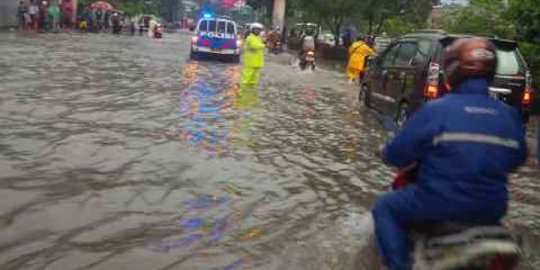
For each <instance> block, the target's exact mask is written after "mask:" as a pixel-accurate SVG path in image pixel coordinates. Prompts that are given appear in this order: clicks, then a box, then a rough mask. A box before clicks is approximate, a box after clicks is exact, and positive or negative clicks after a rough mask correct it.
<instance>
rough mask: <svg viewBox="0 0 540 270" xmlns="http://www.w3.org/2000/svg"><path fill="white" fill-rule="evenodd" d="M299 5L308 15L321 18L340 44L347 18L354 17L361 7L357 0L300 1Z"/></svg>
mask: <svg viewBox="0 0 540 270" xmlns="http://www.w3.org/2000/svg"><path fill="white" fill-rule="evenodd" d="M298 3H299V4H300V6H301V7H302V9H303V10H305V11H306V12H308V13H311V15H315V17H319V18H320V19H321V21H322V22H323V23H325V24H326V26H327V27H328V28H329V29H330V30H331V31H332V33H333V34H334V36H335V37H336V45H338V44H339V34H340V31H341V27H342V25H343V22H344V20H345V18H347V17H349V16H351V15H353V14H354V13H355V12H356V11H357V10H358V7H359V4H358V2H357V1H355V0H332V1H329V0H298Z"/></svg>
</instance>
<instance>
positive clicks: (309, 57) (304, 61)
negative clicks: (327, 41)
mask: <svg viewBox="0 0 540 270" xmlns="http://www.w3.org/2000/svg"><path fill="white" fill-rule="evenodd" d="M299 65H300V69H301V70H306V69H307V68H311V70H315V51H314V50H307V51H305V52H304V53H303V54H302V56H301V57H300V63H299Z"/></svg>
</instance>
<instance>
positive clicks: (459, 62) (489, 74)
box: [444, 37, 497, 87]
mask: <svg viewBox="0 0 540 270" xmlns="http://www.w3.org/2000/svg"><path fill="white" fill-rule="evenodd" d="M496 68H497V50H496V48H495V45H493V43H491V42H490V41H489V40H487V39H485V38H479V37H471V38H460V39H458V40H456V41H454V42H453V43H452V44H451V45H450V46H448V48H446V50H445V53H444V73H445V75H446V81H447V83H448V84H450V86H451V87H456V86H458V85H459V84H460V83H461V82H462V81H463V80H464V79H465V78H467V77H485V78H487V79H488V80H489V81H492V80H493V77H494V76H495V69H496Z"/></svg>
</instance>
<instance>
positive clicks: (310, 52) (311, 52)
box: [307, 51, 315, 56]
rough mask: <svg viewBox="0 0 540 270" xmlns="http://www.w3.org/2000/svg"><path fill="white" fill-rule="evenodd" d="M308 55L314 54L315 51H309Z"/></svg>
mask: <svg viewBox="0 0 540 270" xmlns="http://www.w3.org/2000/svg"><path fill="white" fill-rule="evenodd" d="M307 55H309V56H314V55H315V53H314V52H313V51H309V52H307Z"/></svg>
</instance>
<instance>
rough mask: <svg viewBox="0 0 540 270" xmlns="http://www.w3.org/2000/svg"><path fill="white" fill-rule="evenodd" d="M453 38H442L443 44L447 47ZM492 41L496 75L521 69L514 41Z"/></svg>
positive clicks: (516, 71) (518, 71) (514, 72)
mask: <svg viewBox="0 0 540 270" xmlns="http://www.w3.org/2000/svg"><path fill="white" fill-rule="evenodd" d="M454 40H455V38H450V39H445V40H442V42H443V46H444V47H447V46H448V45H450V44H451V43H452V42H453V41H454ZM493 43H494V44H495V46H496V47H497V58H498V64H497V75H516V74H519V73H520V71H522V70H521V69H522V62H521V60H520V59H521V58H520V57H519V55H518V53H517V47H516V45H515V43H512V42H506V41H500V40H493Z"/></svg>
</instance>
